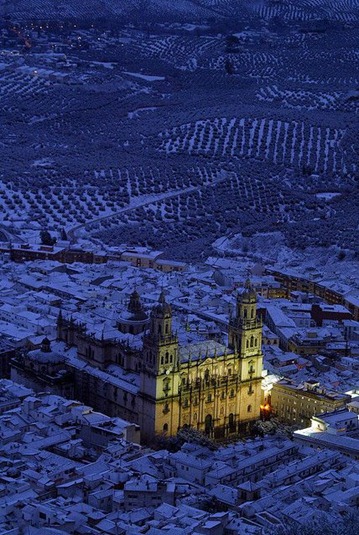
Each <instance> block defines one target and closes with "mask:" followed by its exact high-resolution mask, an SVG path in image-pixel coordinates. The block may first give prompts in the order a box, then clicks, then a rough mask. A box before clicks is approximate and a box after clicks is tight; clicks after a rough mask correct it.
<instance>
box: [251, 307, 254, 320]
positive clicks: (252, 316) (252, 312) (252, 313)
mask: <svg viewBox="0 0 359 535" xmlns="http://www.w3.org/2000/svg"><path fill="white" fill-rule="evenodd" d="M251 318H252V319H253V318H254V308H252V310H251Z"/></svg>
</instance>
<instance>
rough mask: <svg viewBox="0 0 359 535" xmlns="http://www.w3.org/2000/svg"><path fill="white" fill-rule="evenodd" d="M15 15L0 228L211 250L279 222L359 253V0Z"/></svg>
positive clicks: (7, 38)
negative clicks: (217, 242)
mask: <svg viewBox="0 0 359 535" xmlns="http://www.w3.org/2000/svg"><path fill="white" fill-rule="evenodd" d="M174 5H175V7H174ZM44 12H46V13H47V19H46V20H44V19H43V17H41V16H40V14H43V13H44ZM2 17H3V18H2V19H1V21H2V22H1V24H2V50H1V56H0V106H1V110H2V117H3V121H2V122H1V124H0V130H1V151H2V170H1V174H0V208H1V210H0V224H1V225H2V228H5V227H6V228H7V229H8V231H9V232H11V233H13V235H14V237H15V238H16V239H25V236H26V235H27V232H28V231H29V230H32V231H40V230H41V229H47V230H49V231H50V232H51V233H52V235H55V236H58V237H60V236H61V234H62V233H63V231H65V232H66V233H67V234H68V235H69V236H70V237H71V239H72V240H76V239H77V238H79V237H80V236H81V237H86V238H88V239H94V240H100V241H101V242H102V243H103V244H105V245H106V244H108V245H115V244H118V243H128V244H131V245H147V246H150V247H154V248H159V249H163V250H165V251H166V252H167V253H168V254H169V255H171V256H172V257H173V258H177V259H186V260H190V259H194V260H195V259H199V258H203V256H204V255H205V254H207V253H210V250H211V244H212V243H213V242H214V241H215V240H218V239H219V238H220V237H221V236H229V235H232V234H236V235H237V234H242V235H243V236H244V237H250V236H253V235H255V234H256V233H262V232H270V231H273V232H277V231H280V233H281V235H282V236H284V238H285V241H286V246H288V247H290V248H292V249H293V250H296V249H298V250H303V248H304V249H305V248H306V247H308V248H309V247H318V248H320V247H327V248H333V251H335V252H338V251H342V254H343V252H344V253H345V254H346V255H348V257H350V256H355V255H356V254H357V251H358V246H359V239H358V225H359V218H358V215H357V214H358V206H359V198H358V195H359V193H358V185H359V184H358V182H359V180H358V176H359V172H358V166H359V161H358V159H359V132H358V113H359V111H358V109H359V74H358V73H359V69H358V66H359V65H358V64H359V53H358V47H357V43H358V42H359V25H358V22H359V2H357V1H355V0H343V1H341V2H334V1H332V2H331V1H326V0H323V1H319V0H302V1H299V2H294V1H290V0H286V1H284V0H279V1H274V0H271V1H270V0H268V1H267V0H263V1H259V2H254V3H248V2H244V1H243V2H235V1H234V0H202V1H197V2H193V1H190V0H183V1H180V2H176V3H174V2H169V1H165V0H156V1H155V2H149V1H145V0H139V1H138V2H129V1H126V0H118V1H115V0H109V1H108V2H101V3H100V2H97V0H93V1H92V2H86V3H84V2H80V1H78V2H67V1H64V2H62V3H61V6H60V7H59V5H58V3H56V2H54V1H52V0H42V1H40V0H31V1H28V0H27V2H24V1H22V0H17V1H15V2H13V3H12V4H11V6H10V3H9V2H5V4H4V6H3V11H2Z"/></svg>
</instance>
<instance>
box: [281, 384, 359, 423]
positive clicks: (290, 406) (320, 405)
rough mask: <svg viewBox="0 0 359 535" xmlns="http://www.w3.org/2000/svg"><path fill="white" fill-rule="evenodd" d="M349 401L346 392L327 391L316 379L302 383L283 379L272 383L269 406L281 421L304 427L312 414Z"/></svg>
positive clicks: (341, 405) (341, 406)
mask: <svg viewBox="0 0 359 535" xmlns="http://www.w3.org/2000/svg"><path fill="white" fill-rule="evenodd" d="M350 401H351V397H350V396H349V395H347V394H341V393H339V392H334V391H328V390H326V389H325V388H323V387H321V386H320V383H319V382H317V381H309V380H308V381H306V382H304V384H299V385H298V384H295V383H294V382H292V381H290V380H288V379H283V380H281V381H278V382H276V383H275V384H273V388H272V390H271V406H272V410H273V413H274V414H275V415H276V416H277V417H278V418H279V419H280V420H282V421H284V422H287V423H289V424H291V425H297V426H299V427H306V426H308V425H309V424H310V421H311V419H312V417H313V416H314V415H319V414H321V413H325V412H330V411H335V410H337V409H341V408H343V407H345V405H346V403H349V402H350Z"/></svg>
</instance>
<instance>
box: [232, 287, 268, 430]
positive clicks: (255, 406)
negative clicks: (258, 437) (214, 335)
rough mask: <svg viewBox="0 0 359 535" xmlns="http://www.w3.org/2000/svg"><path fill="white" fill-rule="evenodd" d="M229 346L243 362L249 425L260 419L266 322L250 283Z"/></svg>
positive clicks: (244, 415) (244, 418)
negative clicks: (261, 317) (263, 338)
mask: <svg viewBox="0 0 359 535" xmlns="http://www.w3.org/2000/svg"><path fill="white" fill-rule="evenodd" d="M228 345H229V347H230V349H232V350H233V351H234V353H235V355H236V358H237V359H238V362H239V377H240V385H241V387H240V414H239V420H240V421H241V422H243V423H244V425H245V424H246V422H249V421H250V420H256V419H258V418H259V416H260V403H261V382H262V369H263V354H262V322H261V320H260V319H259V318H258V317H257V294H256V291H255V289H254V288H253V286H252V284H251V282H250V280H249V279H247V281H246V283H245V286H244V290H243V292H242V293H239V294H238V295H237V303H236V316H235V318H233V319H232V320H231V321H230V325H229V332H228Z"/></svg>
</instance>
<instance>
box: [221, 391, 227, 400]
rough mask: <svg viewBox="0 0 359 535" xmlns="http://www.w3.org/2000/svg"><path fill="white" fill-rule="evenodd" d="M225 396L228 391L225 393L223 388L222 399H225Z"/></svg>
mask: <svg viewBox="0 0 359 535" xmlns="http://www.w3.org/2000/svg"><path fill="white" fill-rule="evenodd" d="M225 397H226V393H225V391H224V390H223V392H222V394H221V398H222V399H225Z"/></svg>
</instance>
